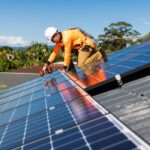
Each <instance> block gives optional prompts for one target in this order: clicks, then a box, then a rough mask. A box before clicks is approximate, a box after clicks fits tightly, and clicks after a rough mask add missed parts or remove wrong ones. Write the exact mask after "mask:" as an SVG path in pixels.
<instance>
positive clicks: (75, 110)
mask: <svg viewBox="0 0 150 150" xmlns="http://www.w3.org/2000/svg"><path fill="white" fill-rule="evenodd" d="M0 108H2V109H1V112H0V149H4V150H5V149H16V150H19V149H22V150H28V149H61V150H62V149H64V150H66V149H85V150H86V149H90V150H91V149H94V150H95V149H117V148H118V149H140V148H144V149H148V148H149V146H148V145H147V144H146V143H145V142H144V141H143V140H142V139H140V138H139V137H138V136H137V135H135V134H134V133H133V132H132V131H130V130H129V129H128V128H127V127H125V126H124V125H123V124H122V123H120V122H119V121H118V120H117V119H116V118H115V117H114V116H112V115H111V114H110V113H109V112H108V111H107V110H105V109H104V108H103V107H102V106H101V105H99V104H98V103H97V102H96V101H94V100H93V99H92V98H91V97H90V96H89V95H88V94H87V93H86V92H85V91H83V90H82V89H81V88H80V87H79V86H78V85H77V84H76V83H75V82H73V81H72V80H70V79H69V78H68V77H67V76H65V75H64V74H62V73H61V72H60V71H56V72H54V73H53V74H51V75H46V76H45V77H44V78H42V77H41V78H38V79H35V80H32V81H30V82H27V83H24V84H21V85H19V86H16V87H13V88H10V89H8V90H6V91H3V92H2V93H1V94H0Z"/></svg>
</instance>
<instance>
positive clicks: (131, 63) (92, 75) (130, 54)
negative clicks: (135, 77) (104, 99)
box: [68, 41, 150, 91]
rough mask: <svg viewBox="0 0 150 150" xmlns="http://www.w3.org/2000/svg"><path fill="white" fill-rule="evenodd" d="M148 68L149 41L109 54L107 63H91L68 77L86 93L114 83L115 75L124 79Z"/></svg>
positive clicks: (149, 64)
mask: <svg viewBox="0 0 150 150" xmlns="http://www.w3.org/2000/svg"><path fill="white" fill-rule="evenodd" d="M149 67H150V41H148V42H145V43H142V44H140V45H136V46H133V47H129V48H126V49H123V50H120V51H118V52H115V53H113V54H111V55H110V56H109V57H108V62H106V63H103V64H99V63H92V64H88V65H86V66H84V67H83V68H82V69H79V68H76V72H70V73H69V74H68V76H69V77H70V78H71V79H72V80H74V81H75V82H76V83H78V84H79V85H80V86H81V87H82V88H84V89H86V90H87V91H88V90H90V89H91V87H94V86H97V85H99V86H100V85H101V84H103V83H108V82H111V81H115V80H116V79H115V75H118V74H119V75H121V77H125V76H127V75H129V74H132V73H133V72H137V71H138V70H141V69H143V68H149Z"/></svg>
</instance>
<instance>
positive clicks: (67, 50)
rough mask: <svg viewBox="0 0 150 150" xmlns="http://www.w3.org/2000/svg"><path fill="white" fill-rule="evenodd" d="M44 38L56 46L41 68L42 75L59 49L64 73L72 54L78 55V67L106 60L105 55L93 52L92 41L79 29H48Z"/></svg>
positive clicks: (69, 63) (70, 62) (93, 45)
mask: <svg viewBox="0 0 150 150" xmlns="http://www.w3.org/2000/svg"><path fill="white" fill-rule="evenodd" d="M45 37H46V38H47V40H48V41H52V42H53V43H55V44H56V45H55V47H54V50H53V52H52V54H51V55H50V57H49V59H48V61H47V63H46V64H45V65H44V67H43V71H44V73H45V71H46V69H47V68H48V66H49V65H50V64H52V63H53V62H54V60H55V58H56V57H57V55H58V53H59V50H60V49H62V50H63V53H64V66H63V71H64V72H65V71H67V70H68V69H69V66H70V65H71V64H72V61H71V55H72V53H73V52H77V54H78V62H77V63H78V67H82V66H83V65H86V64H88V63H91V62H95V61H103V60H104V57H105V58H106V55H105V53H104V54H103V53H100V52H99V51H95V44H94V41H93V39H91V38H90V37H89V36H88V35H87V34H86V33H85V32H84V31H83V30H81V29H79V28H72V29H68V30H65V31H63V32H59V31H58V29H57V28H55V27H49V28H47V29H46V30H45Z"/></svg>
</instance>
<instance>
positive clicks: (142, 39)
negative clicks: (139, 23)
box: [137, 32, 150, 43]
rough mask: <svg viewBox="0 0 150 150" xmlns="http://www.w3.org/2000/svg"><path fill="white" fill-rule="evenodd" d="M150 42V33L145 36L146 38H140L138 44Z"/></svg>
mask: <svg viewBox="0 0 150 150" xmlns="http://www.w3.org/2000/svg"><path fill="white" fill-rule="evenodd" d="M148 40H150V32H149V33H147V34H145V35H144V36H142V37H141V38H138V39H137V42H140V43H141V42H145V41H148Z"/></svg>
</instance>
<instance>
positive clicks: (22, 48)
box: [12, 47, 26, 51]
mask: <svg viewBox="0 0 150 150" xmlns="http://www.w3.org/2000/svg"><path fill="white" fill-rule="evenodd" d="M12 49H13V50H21V51H23V50H25V49H26V47H12Z"/></svg>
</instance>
